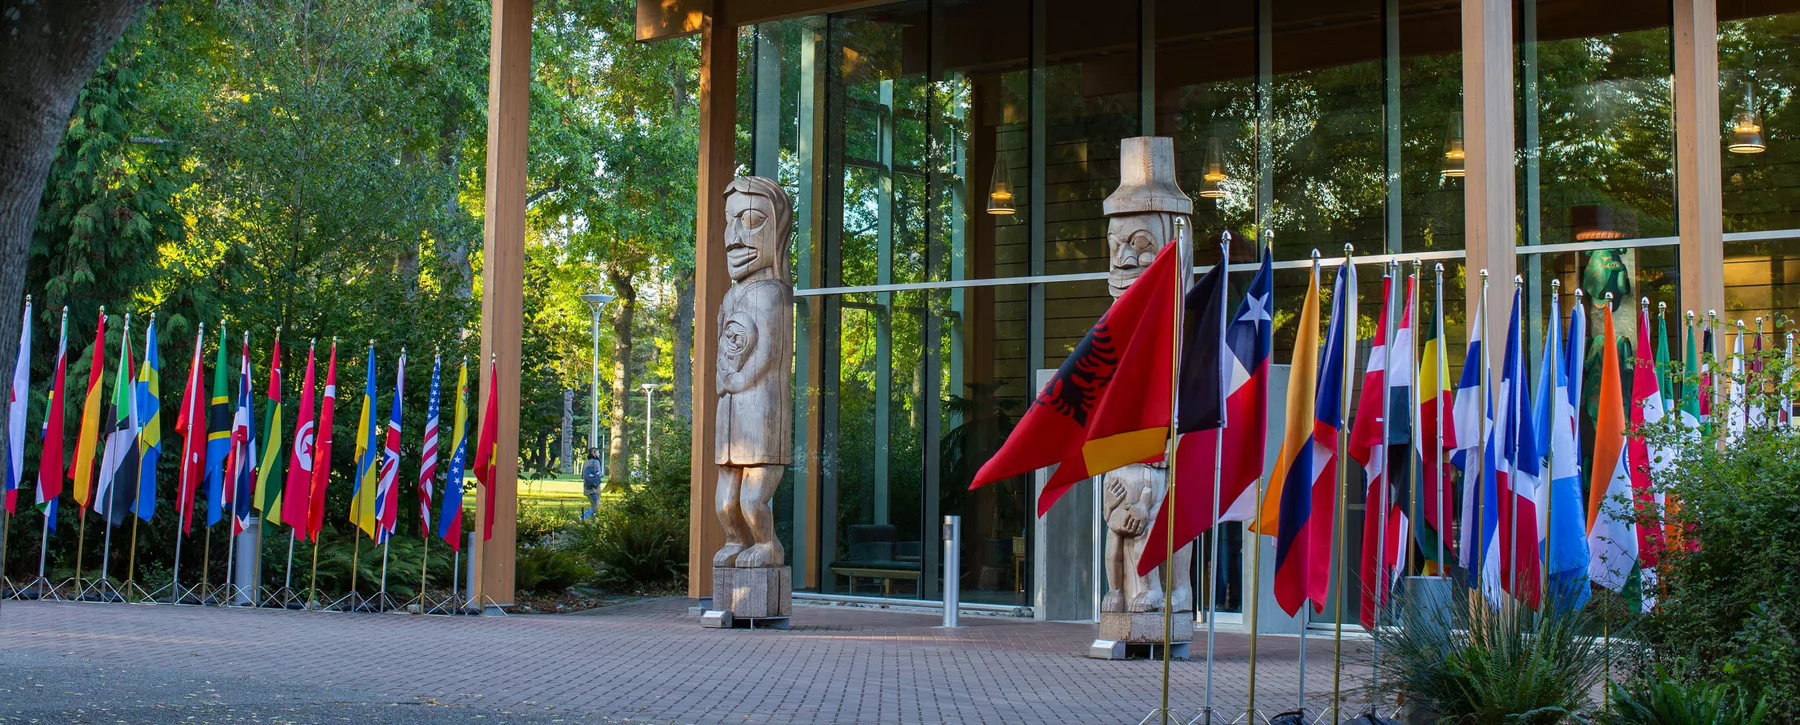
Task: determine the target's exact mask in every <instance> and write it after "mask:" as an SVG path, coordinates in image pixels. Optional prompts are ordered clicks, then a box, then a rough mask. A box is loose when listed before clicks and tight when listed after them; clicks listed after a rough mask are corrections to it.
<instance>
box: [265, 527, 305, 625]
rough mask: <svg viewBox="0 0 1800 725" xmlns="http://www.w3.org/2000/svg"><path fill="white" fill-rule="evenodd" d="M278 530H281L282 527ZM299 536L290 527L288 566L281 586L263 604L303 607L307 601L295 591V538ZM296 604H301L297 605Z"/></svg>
mask: <svg viewBox="0 0 1800 725" xmlns="http://www.w3.org/2000/svg"><path fill="white" fill-rule="evenodd" d="M276 530H277V531H280V529H276ZM297 538H300V534H299V533H298V532H296V531H295V530H294V529H292V528H289V529H288V545H287V568H286V570H285V573H284V574H282V578H281V588H279V589H276V590H275V591H272V592H269V594H268V596H266V597H264V598H263V603H262V606H264V607H269V608H273V609H301V608H303V607H304V606H305V601H304V600H302V599H301V598H300V593H299V592H296V591H294V539H297ZM296 604H298V605H300V606H295V605H296Z"/></svg>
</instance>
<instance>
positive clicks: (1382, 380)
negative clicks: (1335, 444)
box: [1350, 277, 1414, 628]
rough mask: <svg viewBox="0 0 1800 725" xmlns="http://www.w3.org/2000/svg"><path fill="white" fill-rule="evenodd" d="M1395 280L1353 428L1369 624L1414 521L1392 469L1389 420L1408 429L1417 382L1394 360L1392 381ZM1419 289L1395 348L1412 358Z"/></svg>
mask: <svg viewBox="0 0 1800 725" xmlns="http://www.w3.org/2000/svg"><path fill="white" fill-rule="evenodd" d="M1393 282H1394V280H1393V278H1392V277H1384V278H1383V279H1382V281H1381V285H1382V291H1383V295H1382V307H1381V317H1380V318H1378V321H1377V323H1376V327H1375V340H1374V348H1373V349H1372V350H1371V351H1370V352H1369V367H1368V373H1367V375H1366V376H1365V377H1364V378H1363V388H1362V397H1361V398H1360V399H1359V400H1358V401H1357V409H1356V423H1355V424H1354V425H1353V426H1352V427H1351V429H1350V457H1352V458H1355V459H1356V460H1357V462H1358V463H1361V464H1362V465H1363V469H1364V471H1365V472H1366V474H1367V478H1368V481H1367V483H1368V485H1367V488H1366V489H1365V491H1364V499H1365V504H1364V507H1363V542H1362V544H1363V545H1362V569H1361V571H1362V600H1361V607H1360V609H1359V610H1358V615H1359V617H1360V618H1361V621H1362V625H1363V626H1364V627H1368V628H1372V627H1374V626H1375V615H1376V614H1377V613H1378V612H1379V610H1380V608H1381V607H1382V606H1385V605H1386V604H1387V602H1388V597H1389V594H1390V592H1391V589H1392V580H1393V578H1394V577H1395V576H1396V575H1398V574H1399V572H1398V566H1399V564H1400V562H1401V560H1402V559H1403V558H1404V556H1405V555H1404V551H1405V548H1406V541H1407V536H1406V526H1407V523H1408V522H1407V521H1406V517H1405V512H1404V511H1403V510H1402V509H1401V508H1400V507H1399V505H1398V502H1396V501H1395V500H1394V495H1393V486H1391V485H1389V483H1390V482H1389V480H1388V472H1387V465H1388V462H1389V461H1388V458H1389V452H1390V446H1391V445H1392V444H1393V443H1394V442H1395V441H1394V435H1393V433H1392V430H1393V428H1395V427H1396V426H1390V425H1389V423H1390V422H1391V421H1393V420H1397V421H1400V423H1401V424H1400V425H1399V426H1397V427H1399V428H1400V429H1401V430H1406V428H1407V423H1408V420H1407V416H1409V415H1410V414H1411V413H1410V411H1409V410H1408V409H1409V408H1410V407H1411V406H1412V401H1411V398H1412V396H1411V394H1410V393H1406V392H1402V391H1403V390H1404V388H1403V387H1401V386H1408V387H1410V385H1411V382H1412V381H1411V375H1412V373H1411V371H1409V370H1407V367H1408V366H1409V365H1410V364H1411V363H1410V362H1407V363H1401V361H1399V360H1395V361H1394V362H1395V363H1396V365H1395V375H1394V376H1393V380H1394V386H1393V387H1390V386H1389V380H1390V378H1389V376H1388V374H1387V368H1388V363H1389V352H1390V351H1389V350H1388V345H1387V332H1388V312H1389V308H1390V307H1391V306H1392V304H1393V303H1395V302H1401V300H1400V299H1399V298H1398V297H1397V296H1396V295H1395V294H1394V292H1395V290H1394V289H1393ZM1413 292H1414V290H1413V287H1412V285H1411V284H1408V285H1407V300H1406V301H1405V303H1404V304H1405V305H1406V306H1405V307H1404V308H1403V309H1402V311H1401V312H1400V333H1399V334H1397V335H1395V337H1394V342H1395V343H1396V345H1395V347H1397V348H1399V350H1405V351H1406V353H1407V356H1408V357H1410V356H1411V354H1412V351H1411V348H1412V342H1411V340H1412V332H1411V330H1412V303H1411V299H1412V294H1413ZM1394 352H1398V350H1396V351H1394ZM1384 416H1385V417H1384ZM1401 451H1402V454H1403V455H1404V454H1410V451H1407V450H1406V447H1405V444H1404V443H1402V444H1401ZM1401 470H1402V473H1401V474H1400V475H1404V472H1405V469H1401ZM1378 558H1379V559H1380V561H1381V565H1380V571H1379V572H1377V570H1376V563H1375V562H1376V560H1377V559H1378ZM1378 597H1379V599H1378Z"/></svg>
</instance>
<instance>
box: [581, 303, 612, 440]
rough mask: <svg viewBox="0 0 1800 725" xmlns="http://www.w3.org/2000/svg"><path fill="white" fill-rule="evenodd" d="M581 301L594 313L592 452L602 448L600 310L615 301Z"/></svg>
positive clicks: (590, 410) (590, 393)
mask: <svg viewBox="0 0 1800 725" xmlns="http://www.w3.org/2000/svg"><path fill="white" fill-rule="evenodd" d="M581 301H583V302H586V303H588V309H591V310H593V311H594V369H593V380H592V384H591V385H590V387H589V389H588V449H589V450H592V449H595V448H600V310H601V309H603V308H605V307H606V303H608V302H611V301H613V296H612V295H609V294H602V293H599V292H595V293H593V294H585V295H582V296H581ZM600 468H601V470H605V469H606V449H605V448H600Z"/></svg>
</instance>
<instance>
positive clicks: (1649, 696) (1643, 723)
mask: <svg viewBox="0 0 1800 725" xmlns="http://www.w3.org/2000/svg"><path fill="white" fill-rule="evenodd" d="M1734 692H1735V694H1736V696H1735V697H1733V694H1734ZM1599 722H1600V723H1602V725H1763V723H1765V722H1771V720H1770V719H1769V701H1768V698H1767V697H1763V698H1760V699H1758V700H1757V701H1756V702H1751V701H1750V698H1749V696H1748V695H1746V694H1744V693H1743V692H1741V691H1736V688H1733V687H1731V686H1730V685H1724V684H1707V683H1697V682H1686V681H1684V678H1682V677H1680V676H1670V675H1669V674H1668V673H1665V672H1663V671H1661V670H1660V669H1659V670H1658V671H1657V673H1656V677H1654V678H1652V679H1648V680H1644V681H1641V682H1638V683H1636V684H1635V685H1634V686H1633V687H1630V688H1627V687H1625V686H1623V685H1619V684H1616V683H1615V684H1613V685H1612V707H1611V708H1609V710H1608V712H1607V713H1606V714H1605V715H1602V716H1601V717H1600V718H1599Z"/></svg>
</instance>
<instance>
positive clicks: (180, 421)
mask: <svg viewBox="0 0 1800 725" xmlns="http://www.w3.org/2000/svg"><path fill="white" fill-rule="evenodd" d="M205 339H206V325H204V324H203V325H201V326H200V329H199V331H197V332H196V333H195V334H194V361H193V364H192V365H191V366H189V368H188V381H187V390H186V392H183V393H182V395H181V413H180V414H179V415H177V416H176V417H175V432H176V433H177V434H179V435H181V436H182V443H181V472H180V475H179V476H178V477H177V478H178V480H179V481H180V482H181V488H180V489H179V491H180V493H179V495H180V497H181V500H180V507H181V508H180V511H181V533H182V534H183V535H186V534H191V533H193V531H194V517H193V512H194V492H195V490H197V489H199V487H200V479H201V477H203V476H205V475H206V442H207V441H206V438H207V431H206V419H205V413H206V404H207V403H208V402H209V398H208V396H207V394H206V389H205V388H204V387H203V386H202V385H201V384H200V373H201V363H202V359H201V357H200V348H201V347H202V344H203V343H204V342H205Z"/></svg>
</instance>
